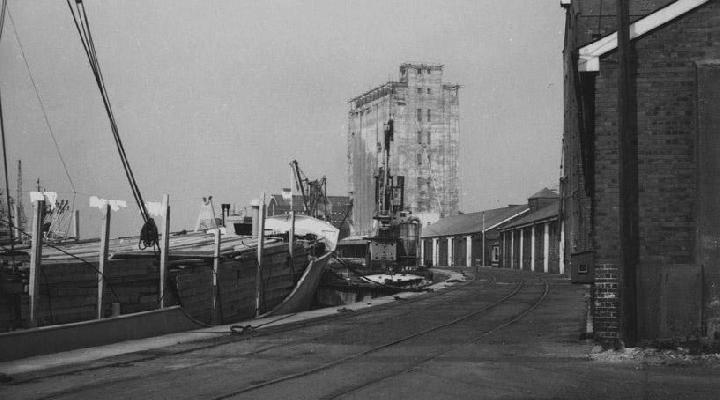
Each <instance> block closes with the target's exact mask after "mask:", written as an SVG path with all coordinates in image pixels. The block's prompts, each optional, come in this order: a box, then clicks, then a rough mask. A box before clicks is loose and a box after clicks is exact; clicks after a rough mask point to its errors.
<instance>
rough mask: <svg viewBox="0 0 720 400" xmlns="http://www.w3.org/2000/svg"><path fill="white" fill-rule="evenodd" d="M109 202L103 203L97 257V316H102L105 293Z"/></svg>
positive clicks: (108, 238)
mask: <svg viewBox="0 0 720 400" xmlns="http://www.w3.org/2000/svg"><path fill="white" fill-rule="evenodd" d="M110 216H111V211H110V204H105V207H104V209H103V225H102V230H101V232H100V255H99V257H98V276H97V318H98V319H100V318H102V317H103V295H104V294H105V265H106V264H107V261H108V250H109V245H110Z"/></svg>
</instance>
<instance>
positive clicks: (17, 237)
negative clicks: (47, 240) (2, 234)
mask: <svg viewBox="0 0 720 400" xmlns="http://www.w3.org/2000/svg"><path fill="white" fill-rule="evenodd" d="M19 201H20V199H18V200H17V201H16V204H15V214H13V231H14V233H15V240H17V241H18V242H19V243H22V242H23V237H22V233H21V232H20V205H19V204H17V202H19Z"/></svg>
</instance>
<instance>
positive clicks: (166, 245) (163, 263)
mask: <svg viewBox="0 0 720 400" xmlns="http://www.w3.org/2000/svg"><path fill="white" fill-rule="evenodd" d="M162 211H163V214H164V215H163V225H162V232H161V239H160V282H159V292H158V296H159V297H160V302H159V303H160V304H159V306H160V308H165V293H166V291H167V288H166V285H167V283H166V281H167V268H168V252H169V249H170V195H168V194H163V197H162Z"/></svg>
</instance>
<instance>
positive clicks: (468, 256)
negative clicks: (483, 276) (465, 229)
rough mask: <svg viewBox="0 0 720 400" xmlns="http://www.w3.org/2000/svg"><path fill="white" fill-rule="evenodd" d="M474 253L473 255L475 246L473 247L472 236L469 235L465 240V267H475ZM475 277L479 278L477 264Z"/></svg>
mask: <svg viewBox="0 0 720 400" xmlns="http://www.w3.org/2000/svg"><path fill="white" fill-rule="evenodd" d="M472 253H473V245H472V235H468V236H467V237H466V238H465V265H467V266H468V267H472V266H473V259H472ZM475 267H476V268H475V276H477V263H475Z"/></svg>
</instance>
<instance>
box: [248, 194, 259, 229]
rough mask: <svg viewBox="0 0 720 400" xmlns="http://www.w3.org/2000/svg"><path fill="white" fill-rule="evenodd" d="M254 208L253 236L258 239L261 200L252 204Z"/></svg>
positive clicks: (251, 206)
mask: <svg viewBox="0 0 720 400" xmlns="http://www.w3.org/2000/svg"><path fill="white" fill-rule="evenodd" d="M250 208H252V235H253V237H255V238H257V237H258V226H260V200H253V201H252V202H250Z"/></svg>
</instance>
